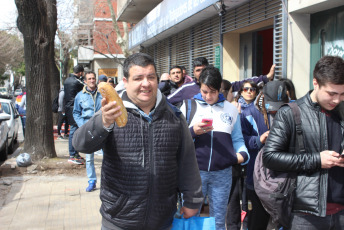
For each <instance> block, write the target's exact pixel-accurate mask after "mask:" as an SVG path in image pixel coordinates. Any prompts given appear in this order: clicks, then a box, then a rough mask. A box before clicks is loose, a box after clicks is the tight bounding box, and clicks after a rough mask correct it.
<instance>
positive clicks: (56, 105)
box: [52, 93, 59, 113]
mask: <svg viewBox="0 0 344 230" xmlns="http://www.w3.org/2000/svg"><path fill="white" fill-rule="evenodd" d="M58 110H59V93H58V94H57V96H56V97H55V98H54V100H53V104H52V111H53V113H57V112H58Z"/></svg>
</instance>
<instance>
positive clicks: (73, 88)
mask: <svg viewBox="0 0 344 230" xmlns="http://www.w3.org/2000/svg"><path fill="white" fill-rule="evenodd" d="M83 87H84V84H83V82H82V80H80V79H78V78H77V76H76V75H74V74H72V73H71V74H69V77H68V78H67V79H66V80H65V82H64V92H65V95H64V100H65V106H66V107H65V110H66V111H65V112H66V116H67V119H68V123H69V125H75V121H74V118H73V108H74V99H75V96H76V95H77V94H78V93H79V92H80V91H81V90H82V88H83Z"/></svg>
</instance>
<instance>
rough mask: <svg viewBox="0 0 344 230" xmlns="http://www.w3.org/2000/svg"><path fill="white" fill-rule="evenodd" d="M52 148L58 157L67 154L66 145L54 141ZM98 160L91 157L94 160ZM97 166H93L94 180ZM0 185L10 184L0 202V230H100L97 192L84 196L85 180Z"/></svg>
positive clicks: (36, 179) (16, 180)
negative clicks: (53, 147)
mask: <svg viewBox="0 0 344 230" xmlns="http://www.w3.org/2000/svg"><path fill="white" fill-rule="evenodd" d="M55 145H56V151H57V155H58V156H61V154H62V155H63V156H65V155H66V154H68V141H55ZM101 158H102V156H97V155H95V159H101ZM100 162H101V161H100V160H97V162H96V167H97V164H98V167H97V168H98V169H97V177H98V178H100V172H99V168H100V164H101V163H100ZM85 174H86V173H85ZM0 184H11V189H10V190H9V192H8V193H7V195H6V196H5V198H4V200H0V229H9V230H18V229H23V230H41V229H44V230H45V229H59V230H60V229H92V230H94V229H100V228H101V215H100V213H99V208H100V199H99V188H98V189H97V190H96V191H93V192H90V193H86V192H85V189H86V186H87V178H86V177H83V176H81V177H69V176H20V177H0ZM99 185H100V183H99V182H98V183H97V186H98V187H99ZM2 186H4V185H2ZM0 189H1V187H0Z"/></svg>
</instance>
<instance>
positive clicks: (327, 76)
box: [313, 56, 344, 87]
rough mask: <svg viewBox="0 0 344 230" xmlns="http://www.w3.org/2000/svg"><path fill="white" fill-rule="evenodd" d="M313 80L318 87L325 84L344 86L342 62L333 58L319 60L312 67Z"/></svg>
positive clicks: (327, 57) (337, 58)
mask: <svg viewBox="0 0 344 230" xmlns="http://www.w3.org/2000/svg"><path fill="white" fill-rule="evenodd" d="M313 78H314V79H316V80H317V82H318V84H319V86H320V87H321V86H323V85H325V84H326V83H332V84H335V85H344V60H343V59H342V58H341V57H334V56H324V57H322V58H320V60H319V61H318V62H317V64H316V65H315V67H314V71H313Z"/></svg>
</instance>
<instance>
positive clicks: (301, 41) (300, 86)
mask: <svg viewBox="0 0 344 230" xmlns="http://www.w3.org/2000/svg"><path fill="white" fill-rule="evenodd" d="M289 19H290V23H289V27H288V61H287V77H288V78H289V79H291V80H292V81H293V83H294V85H295V90H296V96H297V98H300V97H302V96H303V95H304V94H306V93H307V92H308V91H309V90H310V87H309V82H310V42H309V41H310V15H309V14H293V15H290V17H289Z"/></svg>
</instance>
